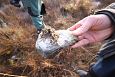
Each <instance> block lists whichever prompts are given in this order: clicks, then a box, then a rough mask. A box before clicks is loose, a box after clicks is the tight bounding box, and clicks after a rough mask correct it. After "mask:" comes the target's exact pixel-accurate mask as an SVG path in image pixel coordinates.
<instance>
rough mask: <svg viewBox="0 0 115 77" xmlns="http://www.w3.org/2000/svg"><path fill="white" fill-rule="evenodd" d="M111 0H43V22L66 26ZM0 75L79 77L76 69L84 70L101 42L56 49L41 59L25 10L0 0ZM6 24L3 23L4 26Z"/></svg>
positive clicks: (18, 76) (64, 27)
mask: <svg viewBox="0 0 115 77" xmlns="http://www.w3.org/2000/svg"><path fill="white" fill-rule="evenodd" d="M112 2H114V0H44V3H45V5H46V11H47V15H45V16H44V22H45V24H46V25H49V26H51V27H53V28H55V29H67V28H69V27H70V26H72V25H73V24H75V23H76V22H77V21H79V20H80V19H82V18H84V17H86V16H88V15H90V14H93V13H94V11H95V10H98V9H102V8H104V7H105V6H107V5H109V4H110V3H112ZM0 20H3V22H5V23H6V24H3V22H0V77H79V76H78V75H77V73H76V70H77V69H84V70H88V67H89V65H90V63H91V62H95V57H96V53H97V52H98V49H99V47H100V45H101V43H97V44H93V45H87V46H85V47H81V48H76V49H71V48H66V49H62V50H60V51H61V53H59V54H58V55H57V56H55V57H54V58H52V59H45V58H43V57H42V56H41V55H40V54H39V53H37V51H36V49H35V41H36V39H37V31H36V29H35V27H34V26H33V25H32V21H31V18H30V16H29V15H28V13H27V11H26V10H24V9H23V8H16V7H14V6H12V5H10V4H9V0H0ZM5 25H7V26H5Z"/></svg>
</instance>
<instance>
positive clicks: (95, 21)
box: [68, 14, 113, 48]
mask: <svg viewBox="0 0 115 77" xmlns="http://www.w3.org/2000/svg"><path fill="white" fill-rule="evenodd" d="M68 30H70V31H71V32H72V34H73V35H75V36H77V37H78V39H79V41H78V42H77V43H76V44H75V45H73V46H72V48H76V47H80V46H83V45H86V44H89V43H94V42H99V41H103V40H105V39H107V38H108V37H109V36H110V35H111V34H112V31H113V30H112V26H111V21H110V19H109V18H108V16H106V15H104V14H99V15H90V16H88V17H86V18H84V19H82V20H80V21H79V22H78V23H76V24H75V25H73V26H72V27H70V28H69V29H68Z"/></svg>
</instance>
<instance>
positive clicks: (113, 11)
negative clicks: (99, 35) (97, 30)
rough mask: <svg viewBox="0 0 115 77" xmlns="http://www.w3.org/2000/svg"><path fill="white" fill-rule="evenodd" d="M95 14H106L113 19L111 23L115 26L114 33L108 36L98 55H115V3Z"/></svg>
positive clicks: (101, 56)
mask: <svg viewBox="0 0 115 77" xmlns="http://www.w3.org/2000/svg"><path fill="white" fill-rule="evenodd" d="M95 14H105V15H107V16H108V17H109V19H110V20H111V25H112V26H113V30H114V32H113V34H112V36H111V37H110V38H108V39H107V40H106V41H105V42H104V44H103V45H102V47H101V48H100V52H99V53H98V56H99V57H100V58H104V59H105V58H108V57H111V56H112V55H115V3H112V4H110V5H109V6H107V7H106V8H105V9H101V10H99V11H97V12H95Z"/></svg>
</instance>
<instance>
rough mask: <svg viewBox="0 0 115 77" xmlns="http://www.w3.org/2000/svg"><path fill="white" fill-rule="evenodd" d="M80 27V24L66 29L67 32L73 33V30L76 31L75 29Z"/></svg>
mask: <svg viewBox="0 0 115 77" xmlns="http://www.w3.org/2000/svg"><path fill="white" fill-rule="evenodd" d="M80 26H81V24H78V23H77V24H75V25H73V26H72V27H70V28H68V30H70V31H73V30H76V29H77V28H79V27H80Z"/></svg>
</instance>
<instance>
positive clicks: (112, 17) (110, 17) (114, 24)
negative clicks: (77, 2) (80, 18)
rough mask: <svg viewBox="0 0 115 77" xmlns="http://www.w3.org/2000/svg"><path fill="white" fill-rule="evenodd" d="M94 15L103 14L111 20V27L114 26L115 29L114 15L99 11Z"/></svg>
mask: <svg viewBox="0 0 115 77" xmlns="http://www.w3.org/2000/svg"><path fill="white" fill-rule="evenodd" d="M96 14H105V15H107V16H108V17H109V19H110V20H111V25H112V26H114V28H115V13H112V12H110V11H107V10H101V11H97V12H95V15H96Z"/></svg>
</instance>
